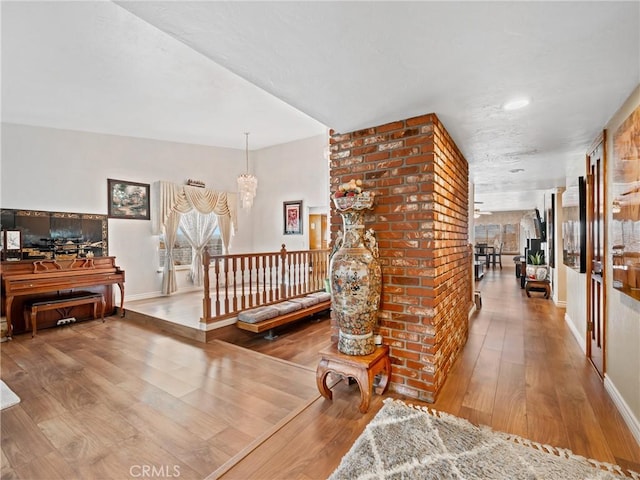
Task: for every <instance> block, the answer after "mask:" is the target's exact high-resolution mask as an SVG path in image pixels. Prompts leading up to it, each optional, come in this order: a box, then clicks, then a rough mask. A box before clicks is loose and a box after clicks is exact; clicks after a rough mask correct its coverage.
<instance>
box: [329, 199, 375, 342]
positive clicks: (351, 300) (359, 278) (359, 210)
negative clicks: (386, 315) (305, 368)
mask: <svg viewBox="0 0 640 480" xmlns="http://www.w3.org/2000/svg"><path fill="white" fill-rule="evenodd" d="M373 198H374V197H373V196H372V195H368V194H367V193H361V194H359V195H355V196H352V197H339V198H335V197H334V199H333V203H334V205H335V206H336V209H337V210H338V212H339V213H340V215H341V216H342V222H343V233H342V236H341V237H338V239H337V240H336V246H335V247H334V253H333V255H332V256H331V262H330V264H329V272H330V275H331V302H332V304H331V305H332V309H333V312H334V315H335V318H336V320H337V322H338V326H339V328H340V333H339V338H338V350H339V351H340V352H342V353H344V354H347V355H368V354H370V353H373V351H374V350H375V348H376V346H375V342H374V336H373V330H374V327H375V325H376V321H377V315H378V307H379V305H380V289H381V285H382V270H381V268H380V262H379V261H378V247H377V243H376V239H375V234H374V232H373V230H372V229H369V230H367V231H365V226H364V212H365V210H370V209H371V208H372V207H373ZM336 247H338V248H337V250H336Z"/></svg>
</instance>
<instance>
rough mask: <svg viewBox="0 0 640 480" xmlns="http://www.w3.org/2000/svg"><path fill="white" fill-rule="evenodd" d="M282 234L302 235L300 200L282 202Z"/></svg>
mask: <svg viewBox="0 0 640 480" xmlns="http://www.w3.org/2000/svg"><path fill="white" fill-rule="evenodd" d="M283 213H284V234H285V235H302V200H295V201H292V202H283Z"/></svg>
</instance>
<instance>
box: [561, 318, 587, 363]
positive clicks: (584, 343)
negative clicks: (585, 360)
mask: <svg viewBox="0 0 640 480" xmlns="http://www.w3.org/2000/svg"><path fill="white" fill-rule="evenodd" d="M564 321H565V322H566V324H567V325H568V326H569V330H571V333H572V334H573V336H574V338H575V339H576V341H577V342H578V345H580V349H581V350H582V353H584V354H585V355H586V354H587V340H586V339H585V338H583V337H582V336H581V335H580V332H578V329H577V328H576V326H575V325H574V324H573V322H572V321H571V318H570V317H569V315H568V314H567V313H566V312H565V314H564Z"/></svg>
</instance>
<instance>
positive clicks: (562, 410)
mask: <svg viewBox="0 0 640 480" xmlns="http://www.w3.org/2000/svg"><path fill="white" fill-rule="evenodd" d="M476 288H477V289H479V290H481V292H482V301H483V307H482V309H481V310H480V311H479V312H478V313H477V314H475V315H474V317H473V318H472V320H471V327H470V335H469V341H468V343H467V345H466V347H465V349H464V351H463V353H462V355H461V356H460V357H459V358H458V360H457V361H456V362H455V364H454V366H453V368H452V371H451V373H450V375H449V377H448V379H447V381H446V383H445V385H444V387H443V389H442V390H441V392H440V395H439V396H438V398H437V401H436V403H435V404H431V407H433V408H435V409H437V410H441V411H446V412H449V413H452V414H454V415H457V416H460V417H464V418H467V419H468V420H470V421H471V422H474V423H476V424H478V423H482V424H485V425H489V426H491V427H492V428H494V429H496V430H501V431H505V432H511V433H515V434H518V435H521V436H524V437H527V438H530V439H532V440H534V441H537V442H540V443H545V444H550V445H554V446H557V447H562V448H569V449H571V450H573V451H574V452H575V453H577V454H579V455H583V456H586V457H591V458H596V459H598V460H601V461H605V462H610V463H617V464H619V465H621V466H623V467H624V468H627V469H631V470H634V471H636V472H640V446H639V445H638V444H637V443H636V441H635V439H634V437H633V436H632V434H631V432H630V431H629V429H628V428H627V426H626V425H625V423H624V421H623V419H622V417H621V416H620V414H619V413H618V411H617V410H616V407H615V406H614V404H613V402H612V401H611V399H610V398H609V397H608V394H607V393H606V392H605V390H604V387H603V384H602V381H601V379H600V377H599V376H598V375H597V374H596V372H595V369H593V367H592V366H591V364H590V363H589V361H588V360H587V359H586V358H585V357H584V355H583V354H582V352H581V351H580V348H579V346H578V344H577V342H576V341H575V339H574V337H573V336H572V334H571V333H570V331H569V329H568V327H567V326H566V324H565V322H564V309H560V308H557V307H555V306H554V304H553V302H552V301H551V300H545V299H544V298H542V297H541V294H535V293H532V297H531V298H527V296H526V294H525V292H524V290H521V289H520V284H519V280H517V279H516V278H515V272H514V269H513V267H511V268H509V266H508V265H505V268H504V269H503V270H493V269H490V270H489V271H488V272H487V273H486V275H485V277H484V279H483V280H481V281H480V282H477V284H476ZM310 329H312V330H316V331H319V332H320V331H322V330H325V332H326V333H325V335H327V336H328V335H329V326H328V325H327V324H326V323H321V324H316V325H310V326H307V327H305V330H304V332H305V333H302V334H301V335H302V338H305V339H308V338H309V337H308V334H307V333H306V332H308V331H309V330H310ZM297 335H300V333H298V332H293V331H285V332H281V337H280V338H279V339H278V340H277V341H276V342H273V343H270V342H268V341H266V340H263V339H259V338H256V339H254V340H252V341H251V342H248V343H246V345H247V346H248V347H250V348H252V349H255V350H258V351H261V352H264V353H266V354H269V355H280V356H283V358H292V356H295V355H297V353H296V350H295V348H293V347H292V348H291V349H286V348H284V347H281V346H279V345H278V342H281V344H284V343H285V342H286V343H287V344H290V345H292V346H293V345H294V344H295V339H296V336H297ZM317 347H319V348H321V346H320V345H318V346H317ZM333 390H334V396H333V398H334V400H333V401H332V402H329V401H327V400H324V399H322V398H321V399H318V400H316V401H315V402H313V404H312V405H311V406H310V407H309V408H307V409H306V410H305V411H304V412H302V413H301V414H300V415H299V416H297V417H296V418H295V419H294V420H293V421H292V422H290V423H288V424H287V425H286V426H285V427H284V428H283V429H282V430H280V431H279V432H278V435H275V436H273V437H271V438H270V439H269V440H268V441H267V442H265V443H264V444H262V445H260V447H259V448H257V449H256V450H254V451H253V452H252V453H251V454H250V455H249V456H247V457H246V458H245V459H244V460H243V461H241V462H239V463H238V464H237V465H236V466H235V467H234V468H232V469H230V470H229V471H228V472H227V474H226V475H224V476H223V477H222V478H223V479H225V480H229V479H237V480H241V479H246V478H259V479H274V480H275V479H282V478H296V479H316V478H326V477H327V476H328V475H330V474H331V472H332V471H333V470H334V469H335V468H336V467H337V465H338V463H339V460H340V458H341V457H342V456H343V455H344V454H345V453H346V452H347V451H348V450H349V448H350V447H351V445H352V444H353V442H354V441H355V439H356V438H357V437H358V436H359V435H360V433H361V432H362V430H363V429H364V426H365V425H366V424H367V423H368V421H369V420H370V419H371V418H372V417H373V416H374V415H375V413H376V412H377V411H378V410H379V409H380V408H381V406H382V398H381V397H380V396H377V395H374V396H373V397H372V405H371V408H370V409H369V411H368V412H367V413H366V414H365V415H361V414H359V413H358V411H357V405H358V402H359V391H358V388H357V385H351V386H348V385H346V384H344V383H340V384H338V385H337V386H336V387H334V389H333ZM386 396H393V397H396V398H401V397H399V396H397V395H393V394H388V395H386ZM405 400H406V401H409V402H412V403H416V404H419V403H420V402H416V401H413V400H407V399H405ZM282 452H286V454H283V453H282Z"/></svg>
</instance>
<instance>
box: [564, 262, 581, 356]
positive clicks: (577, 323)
mask: <svg viewBox="0 0 640 480" xmlns="http://www.w3.org/2000/svg"><path fill="white" fill-rule="evenodd" d="M561 260H562V259H561ZM564 271H565V274H566V291H567V311H566V312H565V320H566V321H567V324H568V325H569V328H571V332H572V333H573V335H574V337H576V341H577V342H578V344H579V345H580V348H581V349H582V351H583V352H585V353H586V351H587V350H586V348H587V347H586V345H587V344H586V332H587V277H586V274H585V273H579V272H577V271H575V270H574V269H573V268H565V269H564Z"/></svg>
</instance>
